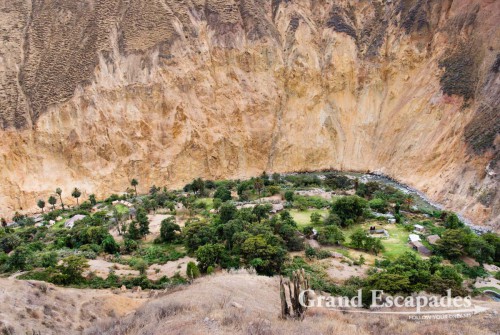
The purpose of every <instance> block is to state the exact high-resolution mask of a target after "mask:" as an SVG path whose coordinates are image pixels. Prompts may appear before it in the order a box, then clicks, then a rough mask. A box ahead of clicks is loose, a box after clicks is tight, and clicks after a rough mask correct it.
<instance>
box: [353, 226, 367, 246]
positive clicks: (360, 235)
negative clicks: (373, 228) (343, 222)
mask: <svg viewBox="0 0 500 335" xmlns="http://www.w3.org/2000/svg"><path fill="white" fill-rule="evenodd" d="M365 239H366V233H365V232H364V231H363V229H361V228H357V229H356V230H355V231H354V232H353V233H352V235H351V245H352V247H353V248H356V249H363V247H364V242H365Z"/></svg>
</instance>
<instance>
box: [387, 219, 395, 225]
mask: <svg viewBox="0 0 500 335" xmlns="http://www.w3.org/2000/svg"><path fill="white" fill-rule="evenodd" d="M387 222H389V223H393V224H394V223H396V219H387Z"/></svg>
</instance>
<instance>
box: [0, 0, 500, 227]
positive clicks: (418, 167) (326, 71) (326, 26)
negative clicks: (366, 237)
mask: <svg viewBox="0 0 500 335" xmlns="http://www.w3.org/2000/svg"><path fill="white" fill-rule="evenodd" d="M499 20H500V3H499V2H498V1H493V0H491V1H486V0H483V1H479V0H461V1H451V0H448V1H437V0H436V1H423V0H401V1H326V0H325V1H321V0H310V1H284V0H281V1H280V0H272V1H271V0H268V1H264V0H233V1H226V0H224V1H222V0H184V1H177V0H163V1H141V0H129V1H123V0H92V1H90V0H87V1H73V0H71V1H60V0H44V1H41V0H32V1H22V0H16V1H13V0H10V1H2V2H0V21H1V22H2V27H3V29H2V30H1V35H2V36H1V39H0V46H1V48H0V64H1V65H0V88H1V89H0V97H1V99H0V128H1V129H2V130H0V134H1V135H0V136H1V143H0V162H1V164H2V168H1V170H0V187H1V191H0V206H1V207H0V213H2V214H4V215H7V214H9V213H11V212H13V211H15V210H19V209H20V208H22V209H24V210H27V209H30V208H33V207H34V205H35V203H36V199H38V198H40V197H46V196H47V195H48V194H49V193H50V192H51V191H52V190H54V189H55V188H56V187H62V188H63V189H64V190H66V193H67V194H66V195H67V196H69V192H70V191H69V190H70V189H71V188H73V187H75V186H78V187H80V188H81V189H82V190H84V192H85V193H86V194H89V193H96V194H97V195H102V196H104V195H107V194H109V193H111V192H117V191H123V190H124V189H125V188H126V187H127V185H128V183H129V180H130V179H131V178H133V177H137V178H139V179H140V185H141V187H142V188H143V190H146V189H147V187H149V186H150V185H152V184H156V185H167V186H169V187H173V186H180V185H183V184H184V183H186V182H188V181H190V180H192V179H193V178H194V177H198V176H201V177H205V178H210V179H218V178H235V177H239V178H240V177H241V178H243V177H249V176H252V175H256V174H260V173H262V171H264V170H266V171H268V172H290V171H301V170H316V169H342V170H360V171H367V170H370V171H379V172H383V173H386V174H388V175H390V176H392V177H394V178H396V179H399V180H401V181H403V182H405V183H407V184H410V185H411V186H414V187H416V188H417V189H419V190H422V191H423V192H425V193H426V194H427V195H429V197H431V198H432V199H434V200H436V201H439V202H442V203H444V204H445V205H446V206H447V207H449V208H450V209H454V210H457V211H459V212H462V213H463V214H465V215H466V216H468V217H469V218H471V219H472V221H473V222H475V223H478V224H484V223H486V222H487V221H488V222H489V223H490V224H491V223H493V224H494V223H498V218H499V212H500V208H499V203H500V195H499V194H498V193H499V192H497V189H498V177H497V174H498V172H499V159H498V157H499V155H498V152H499V150H498V145H499V143H498V141H499V138H500V136H499V132H500V121H499V120H500V115H499V114H500V113H499V110H498V108H499V107H498V106H499V105H500V104H499V97H500V92H499V87H500V85H499V81H500V79H499V74H498V73H499V71H498V64H499V63H500V62H499V61H498V57H499V56H498V54H499V41H500V38H499V29H498V22H499Z"/></svg>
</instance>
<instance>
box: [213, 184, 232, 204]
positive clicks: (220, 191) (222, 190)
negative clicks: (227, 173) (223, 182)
mask: <svg viewBox="0 0 500 335" xmlns="http://www.w3.org/2000/svg"><path fill="white" fill-rule="evenodd" d="M214 199H220V200H221V201H222V202H226V201H229V200H231V191H229V190H228V189H227V187H225V186H220V187H218V188H217V190H216V191H215V193H214Z"/></svg>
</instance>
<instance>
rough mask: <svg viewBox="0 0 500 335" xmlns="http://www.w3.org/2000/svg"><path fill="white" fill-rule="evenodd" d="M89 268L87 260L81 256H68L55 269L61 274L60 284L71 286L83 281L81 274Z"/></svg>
mask: <svg viewBox="0 0 500 335" xmlns="http://www.w3.org/2000/svg"><path fill="white" fill-rule="evenodd" d="M88 268H89V264H88V263H87V260H86V259H85V258H84V257H82V256H75V255H73V256H69V257H66V258H64V259H63V260H62V263H61V265H58V266H57V269H58V270H59V271H60V273H61V275H62V276H61V281H62V284H65V285H71V284H77V283H79V282H81V281H83V279H84V278H83V276H82V275H83V273H84V272H85V270H87V269H88Z"/></svg>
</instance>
